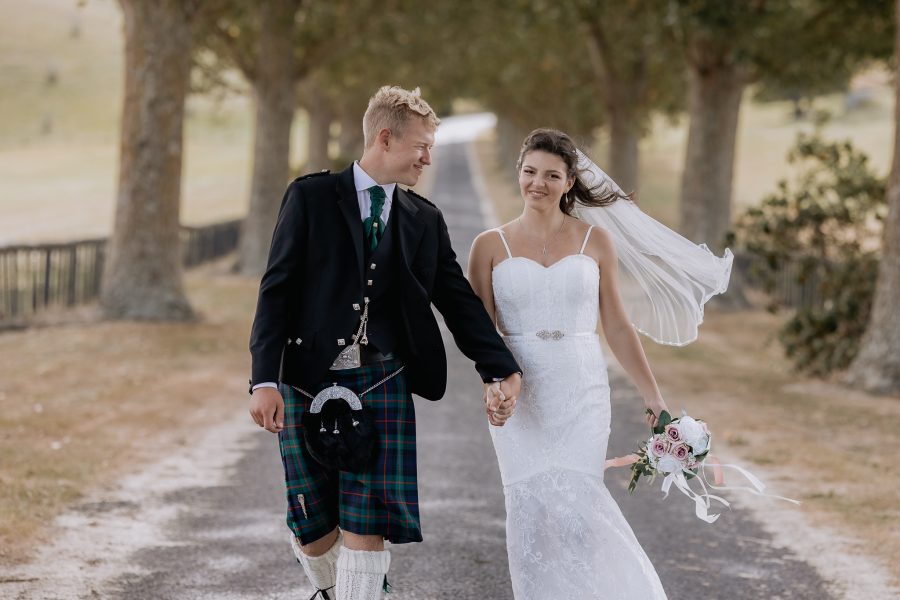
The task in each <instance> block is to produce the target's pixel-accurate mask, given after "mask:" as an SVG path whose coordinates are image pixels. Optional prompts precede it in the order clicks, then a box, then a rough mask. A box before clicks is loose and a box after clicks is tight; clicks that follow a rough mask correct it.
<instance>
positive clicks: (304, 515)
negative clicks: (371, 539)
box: [278, 360, 422, 544]
mask: <svg viewBox="0 0 900 600" xmlns="http://www.w3.org/2000/svg"><path fill="white" fill-rule="evenodd" d="M402 364H403V363H402V362H400V361H398V360H389V361H385V362H381V363H374V364H369V365H363V366H362V367H360V368H358V369H346V370H342V371H331V372H330V377H329V379H328V380H326V381H323V382H322V383H321V384H320V385H319V386H318V387H317V388H316V389H311V390H306V391H307V392H309V393H310V394H312V395H313V396H315V395H316V394H317V393H318V392H319V391H320V390H322V389H323V388H325V387H328V386H330V385H332V383H337V384H338V385H342V386H344V387H347V388H350V389H351V390H353V391H354V392H355V393H356V394H359V393H360V392H362V391H363V390H365V389H366V388H368V387H369V386H371V385H373V384H374V383H376V382H377V381H379V380H381V379H383V378H384V377H387V376H388V375H389V374H391V373H393V372H394V371H396V370H397V369H398V368H400V367H401V366H402ZM280 391H281V395H282V397H283V398H284V429H282V431H281V433H279V434H278V442H279V448H280V450H281V460H282V463H283V464H284V479H285V487H286V493H287V503H288V510H287V525H288V527H289V528H290V529H291V531H292V532H293V533H294V535H295V536H297V538H298V539H299V540H300V541H301V543H303V544H309V543H310V542H313V541H315V540H317V539H319V538H321V537H322V536H324V535H326V534H327V533H329V532H331V531H332V530H334V528H335V527H337V526H340V528H341V529H343V530H344V531H349V532H351V533H356V534H359V535H378V536H381V537H383V538H384V539H386V540H388V541H390V542H391V543H394V544H404V543H408V542H421V541H422V528H421V525H420V523H419V493H418V488H417V486H416V417H415V407H414V405H413V399H412V396H411V395H410V393H409V391H408V390H407V382H406V373H405V371H404V372H401V373H400V374H399V375H396V376H395V377H392V378H391V379H389V380H388V381H386V382H385V383H383V384H381V385H380V386H379V387H377V388H375V389H374V390H372V391H371V392H369V393H368V394H366V395H365V396H363V397H362V399H361V400H362V402H363V404H364V405H365V406H366V407H368V408H369V410H371V411H372V414H373V417H374V419H375V427H376V429H377V431H378V446H377V448H378V449H377V451H376V457H375V459H374V460H373V462H372V467H371V468H370V470H369V471H367V472H365V473H350V472H347V471H332V470H328V469H326V468H325V467H323V466H322V465H320V464H319V463H317V462H316V461H315V460H314V459H313V458H312V457H311V456H310V454H309V452H308V451H307V450H306V446H305V444H304V443H303V426H302V424H301V417H302V416H303V412H304V411H305V410H308V409H309V406H310V404H311V403H312V400H311V399H310V398H307V397H306V396H304V395H303V394H301V393H300V392H298V391H297V390H295V389H294V388H292V387H290V386H288V385H284V384H282V385H281V386H280Z"/></svg>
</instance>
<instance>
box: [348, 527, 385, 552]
mask: <svg viewBox="0 0 900 600" xmlns="http://www.w3.org/2000/svg"><path fill="white" fill-rule="evenodd" d="M344 546H345V547H346V548H348V549H350V550H365V551H368V552H380V551H382V550H384V538H383V537H381V536H380V535H358V534H355V533H350V532H349V531H344Z"/></svg>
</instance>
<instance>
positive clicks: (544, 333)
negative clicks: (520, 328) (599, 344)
mask: <svg viewBox="0 0 900 600" xmlns="http://www.w3.org/2000/svg"><path fill="white" fill-rule="evenodd" d="M502 335H503V337H526V338H527V337H536V338H538V339H541V340H544V341H545V342H546V341H549V340H561V339H563V338H564V337H587V336H592V335H593V336H595V335H597V332H595V331H577V332H566V331H560V330H559V329H540V330H538V331H528V332H525V333H520V332H510V333H504V334H502Z"/></svg>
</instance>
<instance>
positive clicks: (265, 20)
mask: <svg viewBox="0 0 900 600" xmlns="http://www.w3.org/2000/svg"><path fill="white" fill-rule="evenodd" d="M295 4H296V3H295V2H293V1H290V0H277V1H275V0H273V1H271V2H262V3H260V4H259V8H258V10H259V11H260V26H261V31H265V32H267V35H261V36H260V39H259V54H258V61H259V62H258V65H257V75H256V78H255V80H254V81H253V93H254V98H255V100H256V126H255V128H256V129H255V134H254V135H255V138H254V144H253V178H252V181H251V184H250V206H249V208H248V211H247V217H246V219H244V225H243V228H242V231H241V242H240V258H239V270H240V272H241V273H242V274H243V275H248V276H251V277H259V276H261V275H262V274H263V272H264V271H265V269H266V261H267V259H268V254H269V244H270V242H271V239H272V231H273V229H274V228H275V220H276V219H277V217H278V208H279V206H280V205H281V198H282V196H283V194H284V188H285V186H286V185H287V182H288V179H289V177H290V146H291V125H292V123H293V121H294V110H295V108H296V103H297V93H296V89H295V84H296V82H295V78H294V76H295V71H294V45H293V40H292V32H293V24H294V12H295Z"/></svg>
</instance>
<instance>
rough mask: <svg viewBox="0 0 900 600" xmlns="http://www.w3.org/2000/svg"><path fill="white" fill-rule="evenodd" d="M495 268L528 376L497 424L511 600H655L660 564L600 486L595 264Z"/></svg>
mask: <svg viewBox="0 0 900 600" xmlns="http://www.w3.org/2000/svg"><path fill="white" fill-rule="evenodd" d="M497 232H498V233H499V234H500V236H501V238H502V239H503V245H504V247H505V248H506V252H507V255H508V257H509V258H507V259H506V260H504V261H503V262H501V263H499V264H498V265H497V266H496V267H495V268H494V271H493V291H494V304H495V309H496V312H497V322H498V325H499V328H500V331H501V332H502V333H503V335H504V338H505V340H506V343H507V345H508V346H509V349H510V350H511V351H512V353H513V354H514V355H515V357H516V360H517V361H518V362H519V365H520V366H521V367H522V370H523V371H524V374H525V375H524V378H523V381H522V392H521V395H520V396H519V399H518V403H517V405H516V411H515V414H514V415H513V417H512V418H511V419H510V420H509V421H508V422H507V423H506V425H505V426H504V427H491V437H492V438H493V441H494V449H495V450H496V452H497V459H498V461H499V463H500V473H501V476H502V479H503V487H504V493H505V495H506V544H507V551H508V553H509V570H510V575H511V576H512V584H513V592H514V594H515V597H516V600H549V599H551V598H553V599H555V598H566V599H576V598H577V599H585V600H586V599H604V600H655V599H664V598H665V597H666V595H665V592H664V591H663V588H662V585H661V584H660V581H659V577H658V576H657V574H656V571H655V569H654V568H653V565H652V564H651V563H650V561H649V559H648V558H647V555H646V554H645V553H644V550H643V549H642V548H641V546H640V544H639V543H638V541H637V539H636V538H635V537H634V533H633V532H632V531H631V527H629V525H628V523H627V522H626V521H625V518H624V517H623V516H622V513H621V511H620V510H619V507H618V505H617V504H616V502H615V501H614V500H613V499H612V497H611V496H610V494H609V491H608V490H607V489H606V486H605V485H604V483H603V468H604V461H605V459H606V446H607V442H608V440H609V430H610V403H609V381H608V378H607V373H606V361H605V359H604V357H603V352H602V349H601V346H600V340H599V338H598V336H597V334H596V331H597V319H598V316H599V302H600V290H599V285H600V283H599V280H600V277H599V267H598V266H597V263H596V262H595V261H594V259H592V258H591V257H589V256H587V255H585V254H583V252H584V247H585V245H586V243H587V240H588V237H589V236H590V232H591V230H590V229H589V230H588V232H587V235H586V236H585V240H584V243H583V244H582V247H581V252H580V253H579V254H573V255H570V256H567V257H565V258H563V259H561V260H560V261H558V262H557V263H555V264H553V265H551V266H549V267H544V266H543V265H541V264H539V263H537V262H535V261H533V260H531V259H528V258H524V257H513V256H512V254H511V253H510V251H509V245H508V244H507V242H506V239H505V238H504V237H503V233H502V231H500V230H497Z"/></svg>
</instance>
